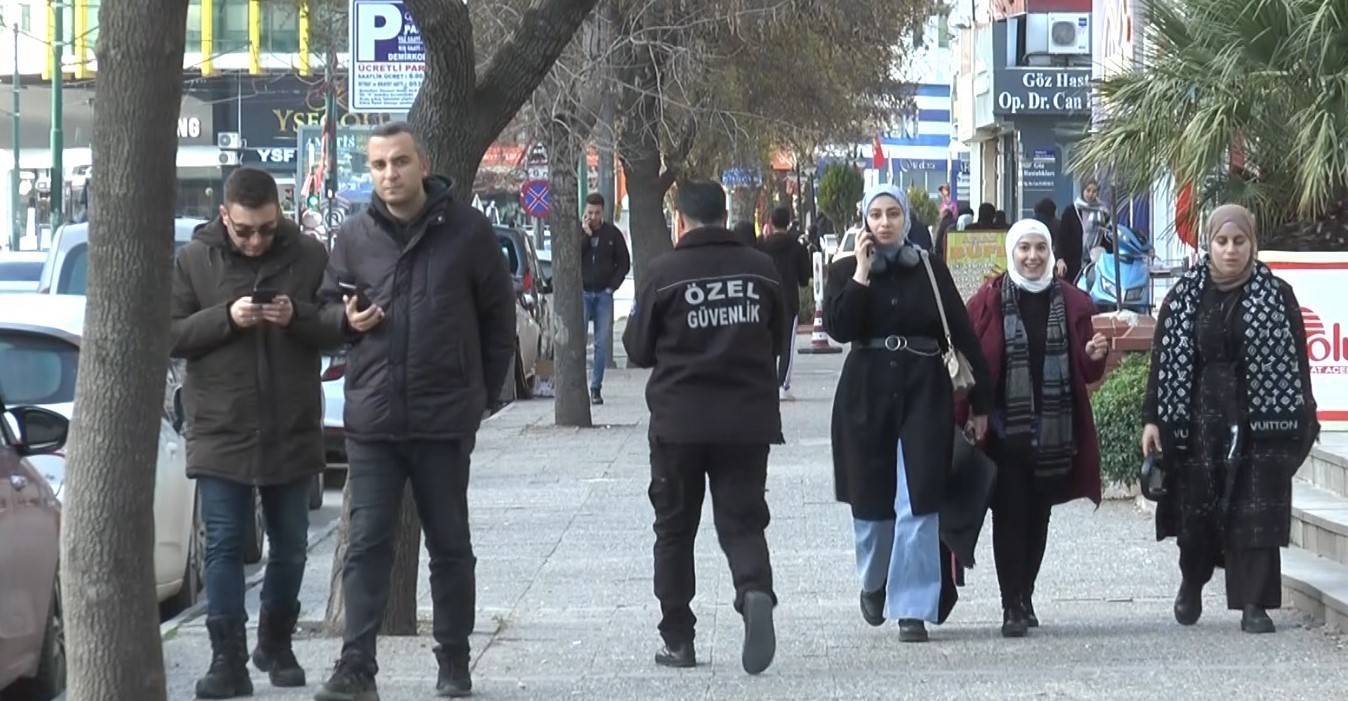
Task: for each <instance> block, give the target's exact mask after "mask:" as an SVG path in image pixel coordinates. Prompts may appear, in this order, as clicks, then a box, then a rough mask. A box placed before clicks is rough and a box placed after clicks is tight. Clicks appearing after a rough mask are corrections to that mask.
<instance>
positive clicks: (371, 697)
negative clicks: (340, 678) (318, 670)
mask: <svg viewBox="0 0 1348 701" xmlns="http://www.w3.org/2000/svg"><path fill="white" fill-rule="evenodd" d="M314 701H379V690H378V689H370V690H369V691H357V692H355V693H346V692H343V691H331V690H329V689H326V688H324V689H319V690H318V693H317V694H314Z"/></svg>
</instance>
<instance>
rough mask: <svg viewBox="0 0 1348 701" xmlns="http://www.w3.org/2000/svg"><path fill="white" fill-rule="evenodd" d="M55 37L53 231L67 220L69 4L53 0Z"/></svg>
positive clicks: (52, 94)
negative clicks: (65, 96) (63, 125)
mask: <svg viewBox="0 0 1348 701" xmlns="http://www.w3.org/2000/svg"><path fill="white" fill-rule="evenodd" d="M51 7H52V16H53V17H54V21H53V22H52V29H51V31H52V40H51V57H52V70H51V200H50V201H51V216H50V218H49V219H48V223H49V225H50V226H51V230H52V233H53V234H54V233H56V227H58V226H60V225H61V224H62V222H64V221H65V215H64V212H63V211H62V210H63V205H64V199H65V190H66V169H65V159H64V158H63V157H64V156H65V148H66V145H65V134H63V133H62V132H61V123H62V122H63V121H65V109H64V107H65V106H64V104H63V103H62V100H61V98H62V92H63V91H64V89H65V66H63V65H62V64H63V63H64V62H65V56H64V53H65V18H66V6H65V5H64V4H61V3H59V2H56V1H53V2H52V6H51Z"/></svg>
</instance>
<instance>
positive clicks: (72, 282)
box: [56, 241, 189, 295]
mask: <svg viewBox="0 0 1348 701" xmlns="http://www.w3.org/2000/svg"><path fill="white" fill-rule="evenodd" d="M188 243H189V242H188V241H174V242H173V255H175V256H176V255H178V252H179V251H181V250H183V247H184V246H186V245H187V244H188ZM88 289H89V244H87V243H82V244H80V245H78V246H76V247H74V248H72V249H70V252H69V253H67V254H66V260H65V263H64V264H63V265H62V266H61V278H60V282H58V283H57V285H56V294H59V295H82V294H87V290H88Z"/></svg>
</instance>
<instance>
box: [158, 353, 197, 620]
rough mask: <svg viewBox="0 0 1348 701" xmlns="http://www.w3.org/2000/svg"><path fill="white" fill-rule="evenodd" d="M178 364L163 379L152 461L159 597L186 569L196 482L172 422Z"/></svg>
mask: <svg viewBox="0 0 1348 701" xmlns="http://www.w3.org/2000/svg"><path fill="white" fill-rule="evenodd" d="M177 370H178V368H177V367H174V366H170V367H169V370H168V373H167V375H166V376H165V382H164V395H165V399H164V411H163V412H161V414H160V417H159V450H158V454H157V462H156V464H155V488H154V522H155V554H154V570H155V587H156V589H157V590H158V593H159V600H160V601H163V600H164V599H166V598H168V597H170V596H172V595H174V594H176V593H177V591H178V588H179V587H178V583H179V582H181V581H182V578H183V573H184V572H186V571H187V557H188V549H189V545H190V543H191V542H192V509H193V506H194V505H195V503H196V483H195V482H194V481H192V480H190V479H188V478H187V444H186V439H185V438H184V437H183V436H182V434H180V433H179V432H178V431H177V429H175V428H174V425H173V418H174V417H173V413H174V408H173V394H174V391H175V390H176V389H177V387H178V372H177Z"/></svg>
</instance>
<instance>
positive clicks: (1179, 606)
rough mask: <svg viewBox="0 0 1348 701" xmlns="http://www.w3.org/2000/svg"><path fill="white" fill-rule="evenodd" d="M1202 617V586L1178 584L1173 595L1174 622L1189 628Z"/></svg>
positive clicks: (1185, 583)
mask: <svg viewBox="0 0 1348 701" xmlns="http://www.w3.org/2000/svg"><path fill="white" fill-rule="evenodd" d="M1202 615H1203V586H1202V585H1201V584H1200V585H1193V584H1190V583H1189V582H1188V581H1187V580H1186V581H1181V582H1180V588H1179V593H1178V594H1176V595H1175V620H1176V621H1177V622H1178V623H1179V624H1180V625H1182V626H1191V625H1193V624H1195V623H1197V622H1198V619H1199V617H1201V616H1202Z"/></svg>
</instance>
